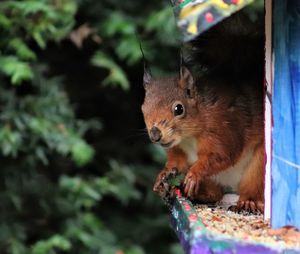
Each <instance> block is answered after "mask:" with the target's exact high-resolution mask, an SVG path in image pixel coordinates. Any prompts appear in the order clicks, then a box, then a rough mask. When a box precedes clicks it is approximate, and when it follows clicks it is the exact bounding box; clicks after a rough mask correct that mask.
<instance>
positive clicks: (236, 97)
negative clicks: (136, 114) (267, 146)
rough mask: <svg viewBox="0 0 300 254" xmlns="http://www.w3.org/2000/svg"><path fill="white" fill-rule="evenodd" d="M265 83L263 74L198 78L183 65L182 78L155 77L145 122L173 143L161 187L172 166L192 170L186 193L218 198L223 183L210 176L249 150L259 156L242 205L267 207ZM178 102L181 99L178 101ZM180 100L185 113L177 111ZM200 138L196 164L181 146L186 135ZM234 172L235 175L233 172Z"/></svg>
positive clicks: (247, 176) (246, 176) (247, 175)
mask: <svg viewBox="0 0 300 254" xmlns="http://www.w3.org/2000/svg"><path fill="white" fill-rule="evenodd" d="M262 87H263V83H262V82H261V81H260V80H253V81H249V80H244V81H241V80H234V79H233V78H227V77H219V78H215V76H214V75H210V76H206V77H202V78H200V79H199V80H197V81H196V82H194V79H193V77H192V75H191V74H190V72H189V71H188V70H187V69H186V68H183V69H182V70H181V75H180V77H179V78H168V79H158V80H151V81H149V83H147V84H145V88H146V96H145V101H144V104H143V106H142V111H143V114H144V119H145V123H146V126H147V129H148V130H149V131H150V130H151V128H152V127H154V126H155V127H156V128H158V129H159V130H160V131H161V139H160V140H159V141H158V143H160V144H162V145H164V144H168V143H170V142H171V145H170V147H167V148H166V149H167V157H168V158H167V162H166V167H165V169H164V170H163V172H162V173H161V174H160V175H161V176H160V175H159V176H158V178H157V180H156V184H155V186H156V187H157V186H158V184H159V183H160V181H161V180H162V179H161V178H162V175H165V174H166V173H167V172H168V171H169V170H171V169H172V168H174V167H175V168H177V169H178V170H179V171H182V172H186V173H187V174H186V177H185V180H184V191H185V194H186V195H187V196H189V197H192V198H197V197H198V199H200V200H202V201H205V202H209V201H211V202H215V201H217V200H219V199H220V198H221V197H222V195H221V194H220V193H222V188H221V186H219V185H218V184H217V183H215V182H213V181H212V180H211V179H210V178H209V177H210V176H212V175H215V174H218V173H220V172H222V171H225V170H227V169H228V168H229V167H231V166H233V165H235V164H236V163H237V162H238V161H240V160H241V159H242V158H243V157H244V156H245V154H246V153H247V152H248V151H253V158H252V160H251V162H250V163H249V164H248V166H247V167H246V168H245V170H244V173H243V176H242V179H241V183H240V188H239V194H240V199H239V201H238V203H237V207H236V209H238V210H241V209H247V210H248V209H249V210H251V211H254V210H260V211H262V210H263V202H264V198H263V189H264V146H263V145H264V136H263V133H264V132H263V126H264V120H263V88H262ZM174 103H175V104H174ZM176 103H180V104H181V105H183V106H184V108H185V114H184V115H181V116H174V112H173V111H172V109H173V108H174V105H177V104H176ZM187 138H194V139H195V140H196V142H197V155H198V159H197V160H196V161H195V162H194V163H193V164H192V165H190V164H189V162H188V159H187V158H188V155H187V154H185V152H184V151H183V150H182V149H181V147H180V144H181V141H182V140H185V139H187ZM233 177H234V176H233Z"/></svg>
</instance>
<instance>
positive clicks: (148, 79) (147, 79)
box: [143, 68, 152, 88]
mask: <svg viewBox="0 0 300 254" xmlns="http://www.w3.org/2000/svg"><path fill="white" fill-rule="evenodd" d="M151 80H152V75H151V72H150V71H149V70H147V68H144V78H143V84H144V88H146V87H147V86H148V85H149V83H150V82H151Z"/></svg>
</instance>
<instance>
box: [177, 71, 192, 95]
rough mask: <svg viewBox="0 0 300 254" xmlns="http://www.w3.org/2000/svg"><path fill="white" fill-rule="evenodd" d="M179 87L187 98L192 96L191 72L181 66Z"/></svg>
mask: <svg viewBox="0 0 300 254" xmlns="http://www.w3.org/2000/svg"><path fill="white" fill-rule="evenodd" d="M179 75H180V76H179V86H180V88H181V89H184V90H185V91H186V95H187V97H189V98H192V97H193V96H194V90H195V89H194V78H193V76H192V74H191V72H190V71H189V70H188V69H187V68H186V67H185V66H181V68H180V74H179Z"/></svg>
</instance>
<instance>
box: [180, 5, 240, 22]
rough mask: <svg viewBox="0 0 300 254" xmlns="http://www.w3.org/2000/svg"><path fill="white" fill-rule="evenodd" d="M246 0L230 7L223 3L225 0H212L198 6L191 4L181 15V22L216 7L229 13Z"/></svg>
mask: <svg viewBox="0 0 300 254" xmlns="http://www.w3.org/2000/svg"><path fill="white" fill-rule="evenodd" d="M244 1H245V0H239V3H238V5H230V4H226V3H225V2H223V0H210V1H207V2H204V3H201V4H200V3H199V4H197V5H192V4H189V5H187V6H185V7H184V8H183V9H182V10H181V12H180V15H179V20H181V19H184V18H186V17H187V16H190V15H194V14H196V13H201V12H203V11H205V10H206V9H208V8H209V7H215V8H216V9H221V10H223V11H225V12H226V11H228V10H230V9H231V8H233V7H234V8H235V7H237V6H239V5H243V4H244Z"/></svg>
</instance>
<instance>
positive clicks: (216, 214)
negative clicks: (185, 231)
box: [195, 205, 300, 251]
mask: <svg viewBox="0 0 300 254" xmlns="http://www.w3.org/2000/svg"><path fill="white" fill-rule="evenodd" d="M195 208H196V211H197V213H198V215H199V217H200V218H201V219H202V222H203V224H204V225H205V226H206V228H207V229H208V230H209V231H210V232H212V233H215V234H223V235H225V236H229V237H234V238H236V239H241V240H247V241H251V242H256V243H264V244H268V245H272V246H274V247H276V248H282V249H286V248H293V249H299V251H300V232H299V231H298V230H297V229H295V228H294V227H291V226H287V227H283V228H280V229H271V227H270V221H269V220H264V218H263V215H262V214H258V215H255V214H249V213H247V212H244V213H241V214H238V213H235V212H231V211H228V209H227V207H225V208H224V206H222V205H220V206H207V205H195Z"/></svg>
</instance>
